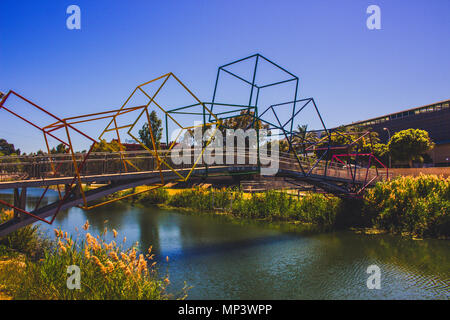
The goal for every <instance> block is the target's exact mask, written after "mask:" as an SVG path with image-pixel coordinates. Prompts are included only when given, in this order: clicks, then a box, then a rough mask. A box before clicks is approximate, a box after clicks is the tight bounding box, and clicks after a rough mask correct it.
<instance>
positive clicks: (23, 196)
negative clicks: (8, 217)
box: [14, 188, 27, 219]
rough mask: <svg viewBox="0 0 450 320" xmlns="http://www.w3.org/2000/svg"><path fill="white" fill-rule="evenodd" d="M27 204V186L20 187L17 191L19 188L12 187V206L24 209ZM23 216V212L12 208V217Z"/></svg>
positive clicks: (18, 217)
mask: <svg viewBox="0 0 450 320" xmlns="http://www.w3.org/2000/svg"><path fill="white" fill-rule="evenodd" d="M26 204H27V188H21V189H20V191H19V188H14V206H15V207H17V208H19V209H22V210H25V206H26ZM22 216H23V214H22V213H21V212H20V211H19V210H17V209H14V218H17V219H20V218H21V217H22Z"/></svg>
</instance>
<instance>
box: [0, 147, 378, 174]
mask: <svg viewBox="0 0 450 320" xmlns="http://www.w3.org/2000/svg"><path fill="white" fill-rule="evenodd" d="M201 153H202V150H201V149H199V148H197V149H194V148H193V149H192V150H191V155H190V156H186V155H184V157H185V158H184V160H185V161H184V162H183V163H181V164H178V163H175V162H174V161H173V159H172V157H171V151H170V150H159V151H158V153H157V156H158V159H157V157H156V155H155V154H151V153H149V152H148V151H126V152H98V153H91V154H90V155H89V157H87V159H86V160H85V162H84V164H83V165H82V166H81V163H82V161H83V159H84V157H85V154H84V153H76V154H75V156H74V157H75V160H76V163H77V164H79V167H80V175H81V176H93V175H106V174H108V175H111V174H125V173H132V172H148V171H158V170H159V169H161V170H182V169H185V170H188V169H192V168H193V167H194V164H195V168H204V167H205V166H206V164H205V161H203V158H199V157H200V156H201ZM242 154H244V155H245V156H244V163H238V161H237V160H238V155H242ZM214 156H215V159H216V160H217V159H221V160H222V161H218V163H214V164H211V165H209V166H208V167H217V166H242V165H250V166H255V165H257V159H258V154H257V152H256V151H255V150H251V149H249V148H237V147H235V148H233V150H231V151H227V150H225V152H223V153H218V154H214ZM230 156H231V158H232V159H233V161H231V162H232V163H229V160H230ZM268 159H270V160H272V161H278V162H279V163H278V167H279V168H280V169H284V170H291V171H296V172H301V173H303V174H305V175H316V176H324V177H334V178H340V179H346V180H351V179H354V180H355V181H364V180H367V181H370V180H374V181H377V180H380V179H384V178H385V177H386V174H384V175H383V174H382V173H381V172H379V171H377V170H376V169H372V168H371V169H368V170H366V168H356V170H355V167H354V166H351V165H349V166H345V165H343V164H339V163H336V162H334V163H330V162H329V161H328V162H326V161H324V160H318V159H317V158H316V157H314V156H304V155H302V156H299V158H298V159H297V158H296V157H295V156H294V155H293V154H292V153H285V152H279V153H278V154H276V155H275V154H274V155H271V154H269V155H260V160H268ZM186 160H189V161H186ZM198 160H200V161H198ZM186 162H188V163H186ZM189 162H190V163H189ZM262 162H264V161H262ZM158 164H159V165H158ZM262 166H264V165H262ZM266 166H267V165H266ZM75 175H76V168H75V166H74V161H73V158H72V156H71V155H70V154H50V155H48V154H44V155H38V156H26V155H25V156H6V157H0V181H17V180H33V179H40V180H45V179H50V178H59V177H73V176H75Z"/></svg>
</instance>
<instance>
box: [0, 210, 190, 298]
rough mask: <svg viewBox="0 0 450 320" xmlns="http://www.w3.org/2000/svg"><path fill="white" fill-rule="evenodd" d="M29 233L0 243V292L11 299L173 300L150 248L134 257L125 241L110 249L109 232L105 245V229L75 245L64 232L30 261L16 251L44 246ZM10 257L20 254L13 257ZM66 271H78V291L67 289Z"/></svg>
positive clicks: (133, 249)
mask: <svg viewBox="0 0 450 320" xmlns="http://www.w3.org/2000/svg"><path fill="white" fill-rule="evenodd" d="M8 214H9V213H8ZM3 215H6V213H3ZM83 228H84V229H85V230H86V231H87V230H88V229H89V223H88V222H86V224H85V225H84V226H83ZM22 230H26V231H22ZM33 230H35V229H33V227H30V228H28V229H27V228H22V229H20V230H19V231H16V234H11V235H10V236H7V237H5V238H3V239H1V241H2V243H3V245H2V248H3V249H6V250H3V251H4V252H3V253H6V254H7V258H9V261H6V262H5V263H2V264H1V265H0V282H1V285H2V286H1V287H2V288H0V289H2V290H3V291H6V292H7V293H8V295H10V296H12V297H13V298H15V299H81V300H92V299H109V300H111V299H121V300H122V299H131V300H141V299H145V300H148V299H151V300H161V299H170V298H173V296H172V295H170V294H168V293H167V290H166V288H167V286H168V285H169V284H170V281H169V279H168V276H167V275H166V276H162V275H161V274H159V273H158V271H157V269H156V262H155V261H154V260H153V258H154V256H153V254H152V252H151V247H150V248H149V249H148V251H147V252H146V253H138V250H137V246H136V245H135V246H132V247H130V248H124V246H123V243H125V239H124V240H123V242H122V241H119V240H117V241H118V242H119V243H120V244H118V243H116V237H117V232H116V231H115V230H112V231H111V232H112V234H113V239H114V240H112V241H111V242H107V241H106V240H105V239H106V237H107V234H108V230H107V229H106V228H105V230H104V231H103V232H102V233H101V234H100V235H97V236H93V235H91V234H90V233H86V235H85V236H84V237H83V238H82V239H81V240H78V239H75V240H74V239H73V237H72V236H71V235H69V234H68V233H67V232H63V231H62V230H60V229H55V240H54V241H53V242H48V243H49V244H50V245H49V246H47V247H46V248H45V249H43V254H42V257H40V259H39V260H37V261H36V259H32V258H31V257H33V255H31V256H30V255H28V254H27V252H24V251H23V250H22V247H33V246H34V243H40V242H42V241H44V240H42V239H41V238H40V237H39V236H37V233H34V231H33ZM32 231H33V232H32ZM17 232H19V233H17ZM30 232H32V233H30ZM27 235H31V236H27ZM22 236H24V237H22ZM47 241H48V240H45V243H47ZM39 246H42V244H39ZM36 247H37V246H34V248H36ZM1 252H2V250H0V253H1ZM12 252H16V253H25V254H24V255H20V256H17V255H14V254H11V253H12ZM71 265H76V266H78V267H79V268H80V270H81V288H80V289H72V290H71V289H69V288H68V287H67V279H68V277H69V275H68V273H67V267H68V266H71ZM186 292H187V290H186V289H185V290H183V291H182V292H180V293H179V295H178V296H177V297H176V298H185V296H186Z"/></svg>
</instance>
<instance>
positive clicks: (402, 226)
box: [363, 175, 450, 237]
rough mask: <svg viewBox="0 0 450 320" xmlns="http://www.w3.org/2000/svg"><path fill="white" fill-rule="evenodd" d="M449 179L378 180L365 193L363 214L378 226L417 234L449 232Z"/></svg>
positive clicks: (397, 231)
mask: <svg viewBox="0 0 450 320" xmlns="http://www.w3.org/2000/svg"><path fill="white" fill-rule="evenodd" d="M449 213H450V179H444V178H439V177H437V176H432V175H428V176H425V175H421V176H419V177H400V178H397V179H394V180H391V181H385V182H379V183H377V185H376V186H375V187H374V188H372V189H370V190H368V191H367V193H366V194H365V196H364V209H363V214H364V215H365V216H366V217H367V219H368V220H370V221H371V222H372V224H373V225H374V226H376V227H378V228H382V229H386V230H389V231H391V232H394V233H401V232H408V233H411V234H414V235H418V236H437V237H439V236H444V237H448V236H450V220H449V219H450V218H449Z"/></svg>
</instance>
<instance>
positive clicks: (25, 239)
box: [0, 210, 51, 260]
mask: <svg viewBox="0 0 450 320" xmlns="http://www.w3.org/2000/svg"><path fill="white" fill-rule="evenodd" d="M12 217H13V210H1V211H0V223H1V222H4V221H6V220H9V219H11V218H12ZM50 246H51V242H50V240H49V239H47V238H46V237H44V236H43V234H42V233H41V232H40V230H39V227H38V226H33V225H30V226H26V227H23V228H21V229H19V230H17V231H14V232H12V233H10V234H8V235H7V236H5V237H2V238H0V247H1V248H2V249H1V250H0V251H3V252H4V253H5V254H6V253H7V252H9V253H11V252H17V253H22V254H25V255H26V256H27V257H28V258H29V259H32V260H37V259H40V258H42V257H43V255H44V252H45V250H46V249H48V248H50Z"/></svg>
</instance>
